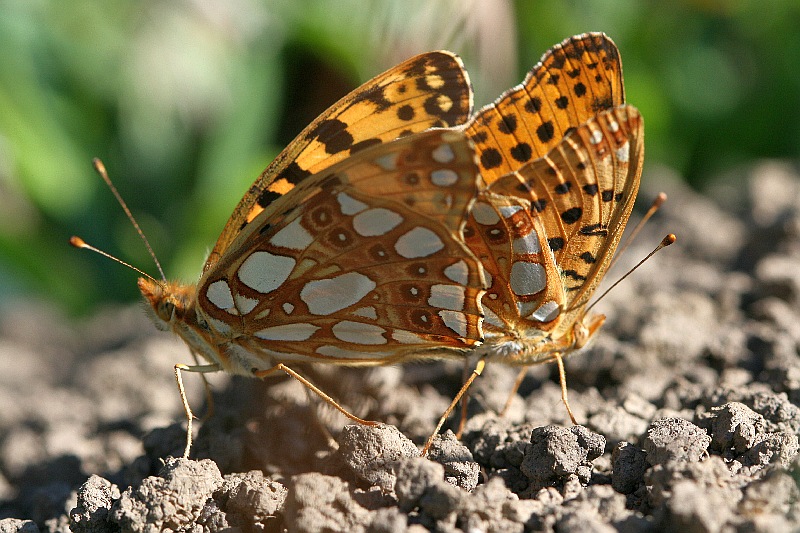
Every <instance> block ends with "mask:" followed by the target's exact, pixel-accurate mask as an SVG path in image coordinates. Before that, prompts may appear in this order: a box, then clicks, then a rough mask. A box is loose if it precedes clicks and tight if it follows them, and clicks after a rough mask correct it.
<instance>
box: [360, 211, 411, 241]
mask: <svg viewBox="0 0 800 533" xmlns="http://www.w3.org/2000/svg"><path fill="white" fill-rule="evenodd" d="M401 222H403V217H401V216H400V215H398V214H397V213H395V212H394V211H391V210H389V209H385V208H383V207H375V208H373V209H367V210H366V211H361V212H360V213H359V214H357V215H356V216H355V217H353V229H354V230H356V233H358V234H359V235H361V236H362V237H377V236H379V235H385V234H387V233H389V232H390V231H392V230H393V229H394V228H396V227H397V226H398V225H399V224H400V223H401Z"/></svg>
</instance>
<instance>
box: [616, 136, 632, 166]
mask: <svg viewBox="0 0 800 533" xmlns="http://www.w3.org/2000/svg"><path fill="white" fill-rule="evenodd" d="M630 152H631V143H629V142H628V141H625V144H623V145H622V146H620V147H619V148H617V151H616V155H617V160H618V161H620V162H622V163H627V162H628V160H629V159H630V156H631V154H630Z"/></svg>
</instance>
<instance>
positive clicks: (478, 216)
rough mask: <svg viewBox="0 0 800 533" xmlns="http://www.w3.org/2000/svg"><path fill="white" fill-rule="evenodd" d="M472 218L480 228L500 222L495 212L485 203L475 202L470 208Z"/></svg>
mask: <svg viewBox="0 0 800 533" xmlns="http://www.w3.org/2000/svg"><path fill="white" fill-rule="evenodd" d="M472 217H473V218H474V219H475V222H477V223H478V224H480V225H482V226H494V225H495V224H497V223H498V222H500V217H499V216H498V215H497V211H495V210H494V208H493V207H492V206H490V205H489V204H487V203H485V202H476V203H475V205H473V206H472Z"/></svg>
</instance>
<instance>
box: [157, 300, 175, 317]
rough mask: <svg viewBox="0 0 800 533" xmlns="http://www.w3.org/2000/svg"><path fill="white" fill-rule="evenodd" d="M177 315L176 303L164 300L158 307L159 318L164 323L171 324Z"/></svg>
mask: <svg viewBox="0 0 800 533" xmlns="http://www.w3.org/2000/svg"><path fill="white" fill-rule="evenodd" d="M174 314H175V303H174V302H173V301H171V300H162V301H161V303H160V304H159V306H158V317H159V318H160V319H161V320H163V321H164V322H170V321H171V320H172V317H173V315H174Z"/></svg>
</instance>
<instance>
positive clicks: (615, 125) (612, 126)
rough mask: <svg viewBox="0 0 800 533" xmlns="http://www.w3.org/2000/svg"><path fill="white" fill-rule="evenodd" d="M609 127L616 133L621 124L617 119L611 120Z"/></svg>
mask: <svg viewBox="0 0 800 533" xmlns="http://www.w3.org/2000/svg"><path fill="white" fill-rule="evenodd" d="M608 129H610V130H611V131H612V132H614V133H616V132H618V131H619V124H618V123H617V121H616V120H611V121H609V123H608Z"/></svg>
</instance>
